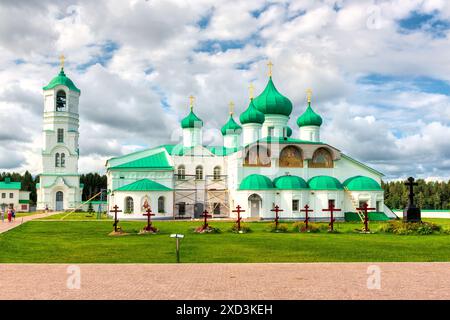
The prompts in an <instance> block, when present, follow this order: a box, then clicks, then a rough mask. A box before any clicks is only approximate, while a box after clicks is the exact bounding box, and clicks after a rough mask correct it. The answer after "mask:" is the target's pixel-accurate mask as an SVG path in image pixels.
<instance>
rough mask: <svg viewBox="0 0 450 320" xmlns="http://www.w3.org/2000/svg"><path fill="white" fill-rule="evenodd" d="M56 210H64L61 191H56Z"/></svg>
mask: <svg viewBox="0 0 450 320" xmlns="http://www.w3.org/2000/svg"><path fill="white" fill-rule="evenodd" d="M55 210H56V211H62V210H64V193H63V192H62V191H58V192H56V206H55Z"/></svg>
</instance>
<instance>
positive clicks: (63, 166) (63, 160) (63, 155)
mask: <svg viewBox="0 0 450 320" xmlns="http://www.w3.org/2000/svg"><path fill="white" fill-rule="evenodd" d="M65 167H66V155H65V154H64V153H61V168H65Z"/></svg>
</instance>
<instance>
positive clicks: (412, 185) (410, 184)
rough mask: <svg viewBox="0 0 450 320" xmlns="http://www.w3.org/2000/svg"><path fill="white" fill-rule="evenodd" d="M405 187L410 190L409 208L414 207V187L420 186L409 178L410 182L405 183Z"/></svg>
mask: <svg viewBox="0 0 450 320" xmlns="http://www.w3.org/2000/svg"><path fill="white" fill-rule="evenodd" d="M405 185H406V186H407V187H408V188H409V195H408V197H409V206H410V207H414V186H418V185H419V184H418V183H417V182H414V178H413V177H409V178H408V181H407V182H405Z"/></svg>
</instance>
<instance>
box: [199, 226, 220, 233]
mask: <svg viewBox="0 0 450 320" xmlns="http://www.w3.org/2000/svg"><path fill="white" fill-rule="evenodd" d="M192 231H193V232H195V233H220V232H221V231H220V229H219V228H215V227H212V226H207V227H206V229H205V228H203V226H200V227H196V228H193V229H192Z"/></svg>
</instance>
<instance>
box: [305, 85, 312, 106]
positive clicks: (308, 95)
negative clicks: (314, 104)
mask: <svg viewBox="0 0 450 320" xmlns="http://www.w3.org/2000/svg"><path fill="white" fill-rule="evenodd" d="M311 95H312V90H311V89H309V88H308V89H307V90H306V97H307V99H308V103H311Z"/></svg>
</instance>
